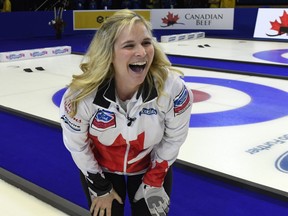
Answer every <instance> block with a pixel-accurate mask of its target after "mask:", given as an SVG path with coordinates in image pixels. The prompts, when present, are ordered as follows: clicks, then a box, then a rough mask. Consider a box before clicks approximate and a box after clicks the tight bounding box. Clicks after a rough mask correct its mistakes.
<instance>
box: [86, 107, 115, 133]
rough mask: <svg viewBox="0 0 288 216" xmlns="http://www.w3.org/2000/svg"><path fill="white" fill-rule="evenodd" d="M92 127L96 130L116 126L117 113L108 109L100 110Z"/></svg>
mask: <svg viewBox="0 0 288 216" xmlns="http://www.w3.org/2000/svg"><path fill="white" fill-rule="evenodd" d="M91 127H92V128H94V129H96V130H107V129H109V128H114V127H116V119H115V113H113V112H109V111H107V110H98V111H97V113H96V114H95V117H94V119H93V121H92V125H91Z"/></svg>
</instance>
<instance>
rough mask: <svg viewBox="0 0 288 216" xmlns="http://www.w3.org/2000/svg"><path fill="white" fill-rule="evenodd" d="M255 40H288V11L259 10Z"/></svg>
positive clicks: (276, 9)
mask: <svg viewBox="0 0 288 216" xmlns="http://www.w3.org/2000/svg"><path fill="white" fill-rule="evenodd" d="M254 37H255V38H269V39H288V9H287V8H286V9H285V8H260V9H258V14H257V20H256V25H255V29H254Z"/></svg>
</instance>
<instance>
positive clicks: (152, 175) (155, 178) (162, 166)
mask: <svg viewBox="0 0 288 216" xmlns="http://www.w3.org/2000/svg"><path fill="white" fill-rule="evenodd" d="M152 167H153V168H152ZM168 168H169V166H168V162H167V161H162V162H161V163H158V162H157V161H156V162H155V166H154V164H153V166H152V163H151V164H150V167H149V169H148V171H147V172H146V173H145V175H144V177H143V183H144V184H147V185H149V186H153V187H162V185H163V182H164V179H165V176H166V174H167V171H168Z"/></svg>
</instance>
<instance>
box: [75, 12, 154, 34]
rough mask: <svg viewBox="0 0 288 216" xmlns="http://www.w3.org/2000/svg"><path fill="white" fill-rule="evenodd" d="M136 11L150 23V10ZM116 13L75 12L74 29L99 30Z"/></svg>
mask: <svg viewBox="0 0 288 216" xmlns="http://www.w3.org/2000/svg"><path fill="white" fill-rule="evenodd" d="M135 11H136V12H137V14H139V15H142V16H143V17H144V18H145V19H147V20H149V21H150V11H149V10H135ZM115 12H116V10H88V11H87V10H75V11H73V28H74V30H97V29H99V28H100V26H101V25H102V23H103V22H104V21H105V20H106V19H107V18H108V17H109V16H111V15H112V14H114V13H115Z"/></svg>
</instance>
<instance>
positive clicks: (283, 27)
mask: <svg viewBox="0 0 288 216" xmlns="http://www.w3.org/2000/svg"><path fill="white" fill-rule="evenodd" d="M279 18H280V22H278V20H276V19H275V21H274V22H272V21H270V24H271V30H274V31H276V34H266V35H267V36H269V37H274V36H279V35H283V34H285V33H287V34H288V14H287V12H286V11H285V10H284V12H283V15H282V16H281V17H279Z"/></svg>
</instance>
